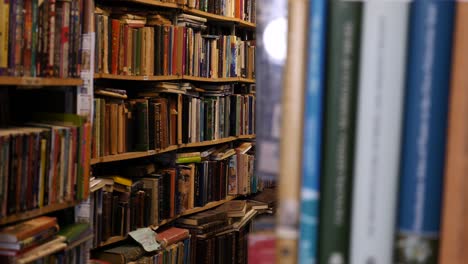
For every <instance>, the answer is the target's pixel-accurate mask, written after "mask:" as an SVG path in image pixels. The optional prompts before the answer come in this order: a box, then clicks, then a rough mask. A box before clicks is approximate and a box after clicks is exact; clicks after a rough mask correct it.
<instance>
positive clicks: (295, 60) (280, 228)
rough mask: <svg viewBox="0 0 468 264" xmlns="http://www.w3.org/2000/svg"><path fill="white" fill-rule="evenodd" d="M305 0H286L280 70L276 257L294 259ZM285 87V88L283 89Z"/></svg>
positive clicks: (303, 70) (293, 261) (297, 223)
mask: <svg viewBox="0 0 468 264" xmlns="http://www.w3.org/2000/svg"><path fill="white" fill-rule="evenodd" d="M308 10H309V1H303V0H299V1H293V0H290V1H288V15H289V17H290V18H291V19H290V20H289V21H288V22H289V23H288V41H287V44H288V46H287V47H288V49H287V52H288V53H287V54H288V56H287V58H286V65H285V70H284V80H283V94H282V105H281V107H282V110H281V111H282V115H281V120H282V123H281V132H280V133H281V139H282V140H281V141H280V152H281V156H280V160H279V175H278V184H279V186H281V188H279V189H278V196H279V201H280V203H279V204H278V214H277V216H278V219H277V223H278V225H277V227H276V231H277V235H278V240H277V248H276V250H277V251H276V252H277V258H278V259H279V261H281V262H284V263H296V262H297V252H298V251H297V250H298V243H297V241H298V231H299V230H298V225H299V214H300V212H299V205H300V204H299V186H300V184H299V183H300V180H301V171H302V168H301V159H302V158H301V157H302V153H301V152H302V138H303V137H302V132H303V106H304V104H303V103H304V101H303V99H302V98H304V94H305V76H306V73H305V68H304V67H303V65H305V62H306V61H305V57H306V56H305V50H306V46H305V45H306V35H307V34H306V28H307V17H308V13H307V12H308ZM286 87H287V89H286Z"/></svg>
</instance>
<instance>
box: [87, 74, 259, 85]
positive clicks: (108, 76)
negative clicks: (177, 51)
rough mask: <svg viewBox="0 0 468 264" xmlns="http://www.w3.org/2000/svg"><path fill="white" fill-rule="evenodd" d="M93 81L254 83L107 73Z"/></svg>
mask: <svg viewBox="0 0 468 264" xmlns="http://www.w3.org/2000/svg"><path fill="white" fill-rule="evenodd" d="M94 79H109V80H122V81H193V82H210V83H221V82H243V83H255V79H247V78H239V77H228V78H207V77H196V76H188V75H184V76H177V75H170V76H133V75H115V74H107V73H99V74H95V75H94Z"/></svg>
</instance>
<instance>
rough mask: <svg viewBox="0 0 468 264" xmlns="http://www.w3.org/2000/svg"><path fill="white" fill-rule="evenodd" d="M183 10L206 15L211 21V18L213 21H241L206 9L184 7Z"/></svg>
mask: <svg viewBox="0 0 468 264" xmlns="http://www.w3.org/2000/svg"><path fill="white" fill-rule="evenodd" d="M182 10H183V11H184V12H185V13H187V14H191V15H195V16H199V17H204V18H206V19H207V20H209V21H210V20H211V21H221V22H239V20H240V19H238V18H235V17H227V16H221V15H216V14H213V13H208V12H205V11H201V10H198V9H196V8H190V7H184V8H182Z"/></svg>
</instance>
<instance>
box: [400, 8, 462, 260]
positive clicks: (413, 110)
mask: <svg viewBox="0 0 468 264" xmlns="http://www.w3.org/2000/svg"><path fill="white" fill-rule="evenodd" d="M453 17H454V2H453V1H439V0H428V1H422V0H420V1H419V0H418V1H414V2H413V3H412V4H411V9H410V28H409V38H408V39H409V46H408V64H407V65H408V67H407V69H408V70H407V77H406V78H407V80H406V98H405V114H404V115H405V116H404V128H403V146H402V157H401V174H400V175H401V178H400V193H399V211H398V214H399V216H398V226H397V241H396V254H395V257H396V260H395V262H398V263H437V250H438V240H439V228H440V213H441V198H442V185H443V175H444V161H445V142H446V129H447V103H448V94H449V83H450V69H451V51H452V32H453Z"/></svg>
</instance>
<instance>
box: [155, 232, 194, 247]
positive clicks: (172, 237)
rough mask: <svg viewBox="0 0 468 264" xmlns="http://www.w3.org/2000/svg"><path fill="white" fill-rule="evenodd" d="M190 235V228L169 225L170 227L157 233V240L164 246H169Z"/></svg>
mask: <svg viewBox="0 0 468 264" xmlns="http://www.w3.org/2000/svg"><path fill="white" fill-rule="evenodd" d="M188 237H189V231H188V229H183V228H177V227H169V228H168V229H166V230H164V231H162V232H160V233H157V234H156V241H158V243H159V244H161V246H162V247H168V246H170V245H172V244H174V243H177V242H179V241H181V240H184V239H186V238H188Z"/></svg>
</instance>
